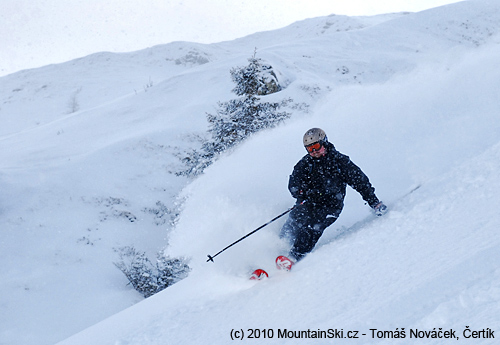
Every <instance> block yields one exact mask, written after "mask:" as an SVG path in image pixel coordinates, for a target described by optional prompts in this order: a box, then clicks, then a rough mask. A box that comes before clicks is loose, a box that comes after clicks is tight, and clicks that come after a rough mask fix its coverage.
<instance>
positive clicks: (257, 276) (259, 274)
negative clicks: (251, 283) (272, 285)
mask: <svg viewBox="0 0 500 345" xmlns="http://www.w3.org/2000/svg"><path fill="white" fill-rule="evenodd" d="M264 278H269V275H268V274H267V272H266V271H264V270H262V269H260V268H259V269H257V270H255V271H253V273H252V275H251V276H250V280H262V279H264Z"/></svg>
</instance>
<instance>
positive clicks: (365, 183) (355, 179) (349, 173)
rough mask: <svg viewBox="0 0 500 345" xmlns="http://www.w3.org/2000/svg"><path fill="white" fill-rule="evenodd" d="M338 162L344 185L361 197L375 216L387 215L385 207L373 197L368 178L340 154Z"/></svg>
mask: <svg viewBox="0 0 500 345" xmlns="http://www.w3.org/2000/svg"><path fill="white" fill-rule="evenodd" d="M339 162H340V167H341V172H342V174H343V176H344V179H345V181H346V183H347V184H348V185H349V186H351V187H352V188H353V189H354V190H355V191H357V192H358V193H359V194H360V195H361V197H362V198H363V200H365V201H366V202H367V203H368V205H369V206H370V207H371V208H372V209H373V210H374V212H375V214H376V215H377V216H381V215H383V214H385V213H387V206H386V205H384V203H383V202H382V201H380V200H379V199H378V198H377V196H376V195H375V188H373V186H372V184H371V183H370V180H369V179H368V176H366V174H365V173H364V172H363V171H362V170H361V169H360V168H359V167H358V166H357V165H356V164H354V163H353V161H351V159H350V158H349V157H348V156H346V155H343V154H340V157H339Z"/></svg>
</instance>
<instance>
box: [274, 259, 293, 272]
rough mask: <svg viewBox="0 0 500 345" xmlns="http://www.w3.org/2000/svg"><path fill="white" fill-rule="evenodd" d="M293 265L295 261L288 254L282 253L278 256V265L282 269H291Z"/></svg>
mask: <svg viewBox="0 0 500 345" xmlns="http://www.w3.org/2000/svg"><path fill="white" fill-rule="evenodd" d="M292 266H293V261H292V260H290V259H289V258H287V257H286V256H283V255H280V256H278V257H277V258H276V267H278V269H280V270H284V271H290V270H291V269H292Z"/></svg>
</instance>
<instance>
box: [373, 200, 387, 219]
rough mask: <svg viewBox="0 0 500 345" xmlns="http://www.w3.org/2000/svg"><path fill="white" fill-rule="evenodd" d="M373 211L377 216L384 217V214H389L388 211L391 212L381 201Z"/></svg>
mask: <svg viewBox="0 0 500 345" xmlns="http://www.w3.org/2000/svg"><path fill="white" fill-rule="evenodd" d="M373 211H374V212H375V214H376V215H377V216H379V217H380V216H383V215H384V214H386V213H387V211H389V209H388V208H387V206H385V205H384V203H383V202H382V201H381V202H379V203H378V204H377V205H375V206H373Z"/></svg>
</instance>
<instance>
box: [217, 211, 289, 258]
mask: <svg viewBox="0 0 500 345" xmlns="http://www.w3.org/2000/svg"><path fill="white" fill-rule="evenodd" d="M295 206H296V205H295ZM295 206H293V207H291V208H289V209H288V210H286V211H285V212H283V213H282V214H280V215H279V216H276V217H274V218H273V219H271V220H270V221H269V222H267V223H266V224H264V225H261V226H259V227H258V228H257V229H255V230H254V231H252V232H249V233H248V234H246V235H245V236H243V237H242V238H240V239H239V240H237V241H235V242H233V243H231V244H230V245H228V246H227V247H226V248H224V249H222V250H221V251H220V252H218V253H217V254H215V255H213V256H212V255H207V256H208V260H207V262H209V261H212V262H214V258H215V257H216V256H217V255H219V254H220V253H222V252H223V251H225V250H226V249H228V248H230V247H232V246H234V245H235V244H236V243H238V242H240V241H243V240H244V239H245V238H247V237H248V236H250V235H252V234H254V233H256V232H257V231H259V230H260V229H262V228H263V227H265V226H267V225H269V224H271V223H272V222H274V221H275V220H277V219H278V218H281V217H283V216H284V215H285V214H287V213H288V212H290V211H291V210H293V209H294V208H295Z"/></svg>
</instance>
